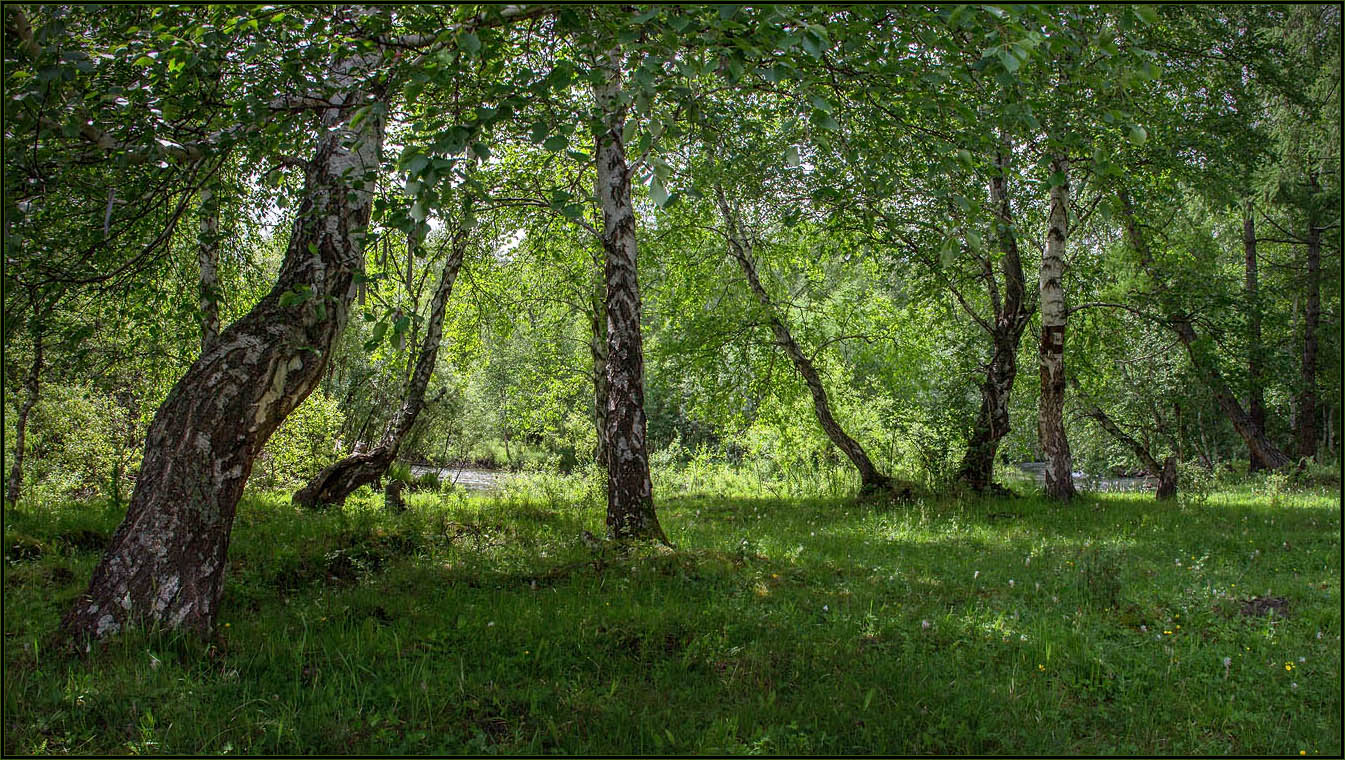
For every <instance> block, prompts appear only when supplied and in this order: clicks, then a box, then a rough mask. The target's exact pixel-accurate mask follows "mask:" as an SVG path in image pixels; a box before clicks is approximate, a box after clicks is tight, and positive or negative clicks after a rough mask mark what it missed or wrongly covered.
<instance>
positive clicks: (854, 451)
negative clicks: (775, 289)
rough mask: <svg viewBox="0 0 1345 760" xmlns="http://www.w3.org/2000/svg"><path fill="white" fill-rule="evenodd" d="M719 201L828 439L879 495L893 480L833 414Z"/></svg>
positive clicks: (750, 281) (733, 244)
mask: <svg viewBox="0 0 1345 760" xmlns="http://www.w3.org/2000/svg"><path fill="white" fill-rule="evenodd" d="M715 197H716V199H717V200H718V202H719V210H720V213H721V214H722V215H723V216H724V224H725V226H726V227H727V229H728V239H729V251H730V252H731V253H732V254H733V258H734V259H735V260H737V262H738V265H739V267H741V268H742V270H743V274H744V275H745V276H746V277H747V285H748V287H749V288H750V289H751V290H752V295H753V296H755V297H756V299H757V303H759V304H761V307H762V309H764V310H765V312H766V315H767V319H768V320H769V322H770V327H771V332H772V333H773V334H774V335H775V343H776V345H778V346H780V348H781V349H783V350H784V352H785V354H786V355H787V356H789V359H790V361H792V362H793V363H794V369H796V370H797V371H798V373H799V374H800V375H801V376H802V377H803V382H804V383H805V384H807V386H808V392H809V393H811V394H812V397H813V411H814V412H815V413H816V414H817V422H818V424H819V425H821V426H822V430H823V432H825V433H826V434H827V438H829V439H830V440H831V442H832V443H833V444H835V446H836V448H838V449H840V450H841V453H843V454H845V455H846V456H847V457H848V458H849V459H850V461H851V462H852V463H853V464H854V465H855V469H857V470H859V479H860V489H861V490H863V491H879V490H882V489H885V488H887V487H888V486H890V485H891V482H892V481H891V478H889V477H887V476H886V475H884V474H883V473H881V472H879V471H878V468H877V467H875V466H874V465H873V461H872V460H871V459H869V455H868V453H867V452H865V451H864V447H863V446H860V445H859V442H858V441H856V440H855V439H854V438H851V437H850V435H849V434H847V433H846V432H845V429H844V428H842V427H841V425H840V423H839V422H837V421H836V416H835V415H834V414H832V413H831V402H830V401H829V400H828V398H827V390H826V388H825V387H824V386H823V385H822V378H821V376H820V375H818V374H817V368H816V367H814V366H813V362H812V360H811V359H809V358H808V356H807V355H806V354H804V353H803V349H801V348H799V344H798V342H797V341H795V340H794V336H793V335H792V334H791V333H790V332H789V328H788V327H787V326H786V325H785V323H784V322H783V321H782V320H781V319H780V315H779V314H777V313H776V311H775V306H774V305H773V304H772V303H771V298H770V295H769V294H768V293H767V292H766V289H765V288H764V287H762V285H761V278H760V277H758V276H757V268H756V265H755V264H753V262H752V244H751V242H750V241H748V240H747V236H746V235H745V234H744V232H743V230H742V229H741V228H740V227H739V225H738V223H737V219H736V217H735V215H734V213H733V209H732V208H731V207H730V206H729V202H728V198H727V197H726V196H725V195H724V189H723V188H722V187H720V186H719V185H716V186H715Z"/></svg>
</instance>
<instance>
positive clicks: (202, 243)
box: [196, 187, 220, 354]
mask: <svg viewBox="0 0 1345 760" xmlns="http://www.w3.org/2000/svg"><path fill="white" fill-rule="evenodd" d="M196 261H197V263H198V264H199V265H200V270H201V275H200V276H201V287H200V301H201V353H202V354H204V353H205V352H206V351H209V350H210V347H211V346H212V345H214V343H215V341H216V340H217V339H218V338H219V327H220V322H219V299H220V285H219V198H218V196H216V195H215V190H214V188H212V187H207V188H205V189H204V190H202V191H201V235H200V240H199V241H198V242H197V245H196Z"/></svg>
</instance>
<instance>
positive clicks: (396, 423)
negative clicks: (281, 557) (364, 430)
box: [293, 230, 467, 508]
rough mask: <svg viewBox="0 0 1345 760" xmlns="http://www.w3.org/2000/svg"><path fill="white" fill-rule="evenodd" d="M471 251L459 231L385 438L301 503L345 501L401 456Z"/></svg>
mask: <svg viewBox="0 0 1345 760" xmlns="http://www.w3.org/2000/svg"><path fill="white" fill-rule="evenodd" d="M466 252H467V233H466V232H465V231H463V230H459V231H457V232H456V233H455V234H454V237H453V243H452V250H451V251H450V253H449V255H448V260H447V261H445V262H444V269H443V272H442V273H441V274H440V275H439V285H438V286H437V287H436V288H435V291H434V296H433V297H432V298H431V300H430V316H429V318H428V319H427V320H425V338H424V340H423V341H422V343H421V346H420V355H419V356H417V357H416V362H415V369H414V371H412V373H411V376H410V378H409V380H408V381H407V386H406V394H405V398H404V400H403V401H402V406H401V408H400V409H398V410H397V413H396V414H395V415H393V417H392V419H391V420H389V421H388V425H387V427H386V428H385V429H384V431H383V439H382V441H380V442H379V444H378V445H377V446H375V447H374V448H373V449H371V450H369V451H366V452H364V453H362V454H354V455H352V456H348V457H346V458H344V459H341V460H339V461H337V462H335V463H333V464H331V465H328V466H327V467H325V468H323V470H322V472H319V473H318V474H317V475H316V476H314V477H313V479H312V480H310V481H309V482H308V484H307V485H305V486H304V487H303V488H300V489H299V490H298V491H296V492H295V493H294V497H293V501H294V503H295V504H298V505H300V506H304V507H309V508H312V507H317V506H325V505H341V504H344V503H345V501H346V498H347V497H349V496H350V494H351V493H353V492H354V491H355V489H357V488H359V487H360V486H362V485H365V484H369V483H374V482H376V481H378V480H379V479H380V478H382V477H383V473H385V472H387V470H388V467H389V466H390V465H391V464H392V463H393V461H394V460H396V458H397V451H398V449H399V448H401V445H402V440H403V439H404V438H406V434H407V433H408V432H410V430H411V426H412V425H414V424H415V422H416V417H417V416H418V415H419V414H420V410H421V409H423V408H424V407H425V389H426V388H428V387H429V385H430V377H431V376H432V375H433V374H434V365H435V362H437V361H438V359H439V342H440V340H442V338H443V334H444V309H445V305H446V304H447V303H448V297H449V295H450V294H451V293H452V292H453V282H454V281H455V280H456V279H457V277H458V269H459V268H460V267H461V266H462V258H463V255H464V254H465V253H466Z"/></svg>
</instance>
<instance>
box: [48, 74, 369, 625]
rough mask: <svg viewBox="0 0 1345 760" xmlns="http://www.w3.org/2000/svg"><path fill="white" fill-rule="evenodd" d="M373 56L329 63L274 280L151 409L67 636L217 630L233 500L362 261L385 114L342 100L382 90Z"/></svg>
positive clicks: (330, 336)
mask: <svg viewBox="0 0 1345 760" xmlns="http://www.w3.org/2000/svg"><path fill="white" fill-rule="evenodd" d="M380 61H381V55H380V54H379V53H371V54H367V55H363V56H357V57H352V58H346V59H343V60H340V61H337V62H335V63H334V65H333V67H332V71H331V74H330V77H329V79H330V81H332V83H333V84H334V85H335V87H336V88H337V90H338V92H339V94H336V95H334V96H333V98H332V102H333V104H334V106H335V107H333V108H331V109H328V110H327V111H325V112H323V113H322V114H321V121H322V134H321V137H320V138H319V142H318V145H317V148H316V150H315V155H314V157H313V160H312V161H311V162H310V163H309V165H308V166H307V167H306V170H305V179H304V185H305V189H304V197H303V201H302V203H301V204H300V207H299V210H298V214H297V217H296V219H295V223H294V227H293V229H292V231H291V234H290V240H289V246H288V248H287V250H286V253H285V259H284V262H283V263H282V264H281V269H280V274H279V277H278V278H277V282H276V284H275V287H274V288H273V289H272V290H271V292H270V293H268V294H267V295H266V296H265V297H264V298H262V299H261V301H260V302H259V303H258V304H257V305H256V306H255V307H253V309H252V310H251V311H250V312H249V313H248V314H247V315H246V316H244V317H242V318H241V319H239V320H237V321H236V322H234V323H233V324H231V325H230V326H229V327H228V328H227V329H225V330H224V331H223V332H222V333H221V334H220V335H219V338H218V340H217V341H216V342H215V343H214V345H213V346H212V347H211V348H210V350H208V351H206V352H205V353H204V354H202V355H201V357H200V358H198V359H197V360H196V362H195V363H194V364H193V365H192V366H191V368H190V369H188V370H187V372H186V374H185V375H184V376H183V377H182V379H181V380H179V381H178V382H177V384H176V385H175V386H174V387H173V389H172V391H170V393H169V395H168V398H167V399H166V400H165V401H164V403H163V405H162V406H161V407H160V408H159V410H158V412H157V413H156V414H155V417H154V421H153V422H152V423H151V424H150V428H149V432H148V435H147V437H146V442H145V454H144V459H143V463H142V465H141V468H140V476H139V477H138V478H137V480H136V486H135V491H134V493H133V494H132V496H131V501H130V504H129V506H128V508H127V514H126V519H125V520H124V521H123V522H122V524H121V526H120V527H118V528H117V531H116V532H115V533H114V534H113V536H112V541H111V544H110V546H109V547H108V549H107V552H106V553H105V554H104V555H103V558H102V560H101V561H100V562H99V563H98V566H97V567H96V568H95V569H94V572H93V577H92V579H91V580H90V582H89V586H88V590H87V591H86V592H85V593H84V594H83V595H81V597H80V598H79V600H78V601H76V603H75V604H74V605H73V606H72V607H71V608H70V610H69V611H68V612H67V613H66V615H65V617H64V619H63V620H62V622H61V628H62V631H63V633H64V634H65V635H66V636H67V637H68V638H70V639H72V640H74V641H75V642H87V640H88V639H90V638H94V639H101V638H103V637H105V636H108V635H111V634H115V633H117V632H119V631H121V630H122V629H123V628H125V627H126V626H128V625H135V624H148V625H155V626H164V627H168V628H184V629H188V630H192V631H195V632H197V633H201V634H206V633H209V632H210V631H211V630H212V629H213V628H214V625H215V619H216V615H217V610H218V605H219V599H220V593H221V590H222V588H223V576H224V567H225V556H226V552H227V550H228V545H229V535H230V530H231V528H232V525H233V518H234V512H235V509H236V508H237V505H238V499H239V497H240V496H241V495H242V492H243V486H244V484H245V483H246V482H247V478H248V475H249V474H250V473H251V471H252V465H253V461H254V460H255V458H256V456H257V453H258V452H259V451H260V450H261V448H262V447H263V446H264V445H265V443H266V441H267V439H268V438H270V436H271V434H272V433H273V432H274V431H275V429H276V427H277V426H279V425H280V423H281V422H282V421H283V420H284V419H285V417H286V416H287V415H288V414H289V413H290V412H291V411H293V410H294V408H295V407H297V406H298V405H299V404H300V403H301V402H302V401H303V400H304V399H305V398H306V397H307V396H308V394H309V393H310V392H311V391H312V390H313V388H314V387H316V386H317V384H318V382H319V381H320V379H321V377H322V374H323V372H324V371H325V370H326V368H327V364H328V357H329V350H330V348H331V346H332V344H333V342H334V341H335V339H336V337H337V336H338V335H340V333H341V331H342V330H343V329H344V328H345V324H346V320H347V317H348V312H349V307H350V304H351V302H352V301H353V299H354V296H355V276H356V274H358V273H361V272H362V271H363V269H364V251H363V249H364V236H365V228H366V226H367V225H368V223H369V214H370V209H371V201H372V192H371V190H372V181H373V177H374V173H375V172H376V171H377V168H378V165H379V154H380V153H381V150H382V144H383V133H384V125H383V121H382V118H381V117H379V116H378V115H376V114H373V113H370V114H369V115H368V117H367V118H365V119H364V120H363V121H362V122H361V123H360V125H359V126H358V127H354V126H352V125H351V124H350V118H351V117H352V116H353V115H354V113H355V109H354V108H342V107H340V106H341V105H342V104H347V103H366V102H370V100H369V99H368V98H369V96H372V98H373V99H374V100H376V99H377V98H379V97H381V95H382V93H381V92H372V93H366V92H365V91H362V90H361V89H359V85H358V84H357V83H358V82H359V81H360V80H361V79H362V78H363V76H364V75H365V74H366V73H367V71H368V70H369V69H370V68H372V67H374V66H375V65H377V64H378V63H379V62H380ZM287 295H288V297H286V296H287ZM295 296H298V297H299V298H300V299H301V300H300V301H298V302H296V301H295ZM282 301H283V303H284V304H286V305H282Z"/></svg>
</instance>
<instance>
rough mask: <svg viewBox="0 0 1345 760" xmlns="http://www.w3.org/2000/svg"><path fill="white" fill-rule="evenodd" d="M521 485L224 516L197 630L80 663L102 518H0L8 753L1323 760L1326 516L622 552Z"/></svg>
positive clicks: (909, 517) (1053, 513)
mask: <svg viewBox="0 0 1345 760" xmlns="http://www.w3.org/2000/svg"><path fill="white" fill-rule="evenodd" d="M573 480H574V479H567V480H566V481H564V482H554V483H553V484H552V487H553V489H554V491H553V493H558V492H559V491H560V490H562V489H566V488H574V485H573ZM747 480H748V479H747V478H744V481H743V482H747ZM542 485H543V484H541V483H539V482H537V481H534V482H532V483H531V484H530V485H529V486H528V487H527V488H523V487H515V488H514V489H513V490H512V491H508V492H506V493H503V494H496V495H482V494H479V493H475V492H463V491H454V490H452V489H448V490H447V491H445V492H444V493H437V492H422V493H419V494H415V495H413V496H412V497H411V498H410V507H409V509H408V510H407V511H406V512H404V513H401V514H390V513H388V512H387V511H386V510H384V509H383V507H382V503H381V498H380V497H375V496H368V497H359V496H357V497H355V498H353V499H352V500H351V501H350V502H349V503H348V504H347V505H346V507H345V509H344V510H340V511H331V512H326V513H312V512H308V511H303V510H296V509H295V508H294V507H293V506H291V505H290V504H289V503H288V499H287V498H286V497H284V496H281V495H276V496H271V495H257V496H254V497H249V498H246V499H245V500H244V501H243V503H242V504H241V505H240V507H239V514H238V519H237V522H236V523H235V528H234V533H235V535H234V542H233V548H232V551H231V558H230V567H229V575H228V581H227V583H226V587H225V592H224V599H225V603H226V608H225V612H224V613H223V614H222V616H221V620H222V624H221V626H220V628H219V631H218V634H217V635H216V636H214V637H212V638H210V639H209V640H204V641H203V640H198V639H196V638H194V637H191V636H187V635H182V634H173V633H157V634H146V633H144V632H143V631H142V632H132V633H128V634H127V635H124V636H122V637H119V638H117V639H116V640H113V641H110V642H108V643H105V644H101V645H96V646H99V647H100V652H99V655H98V656H97V657H96V658H93V659H87V658H81V657H73V656H71V655H69V654H65V653H63V652H62V651H60V650H51V649H48V648H47V646H46V638H47V636H48V634H49V632H50V631H51V630H52V628H53V627H54V626H55V623H56V619H57V617H58V616H59V615H60V614H61V612H62V611H63V610H64V609H65V607H66V606H68V605H69V604H70V602H71V601H72V599H73V597H74V595H76V594H77V593H79V592H80V591H81V590H82V581H83V579H84V578H86V577H87V576H88V573H89V572H90V570H91V569H92V565H93V563H94V562H95V561H96V560H97V559H98V556H99V553H100V551H101V549H102V547H103V546H104V544H105V542H106V540H107V537H108V536H109V534H110V532H111V531H112V530H113V528H114V527H115V526H116V524H117V522H118V521H119V519H120V513H119V511H118V510H117V509H116V508H115V507H114V506H113V505H111V504H107V503H103V502H99V503H94V504H89V503H77V504H67V505H64V506H60V507H51V508H46V509H11V510H8V511H7V512H6V515H5V525H6V527H5V546H6V550H7V552H8V556H7V562H6V570H5V602H4V612H5V624H4V625H5V628H4V636H5V652H6V654H5V672H6V676H5V687H4V688H5V696H4V700H5V703H4V704H5V746H4V751H5V754H15V753H81V754H82V753H118V754H119V753H129V754H140V753H205V754H213V753H232V752H238V753H318V754H323V753H349V752H355V753H393V754H399V753H408V754H420V753H429V754H435V753H461V752H467V753H477V754H489V753H497V752H498V753H503V754H517V753H535V752H558V753H567V754H628V753H636V754H639V753H686V752H700V753H707V752H709V753H734V754H740V753H741V754H791V753H883V754H893V753H895V754H905V753H926V752H931V753H947V752H955V753H970V754H980V753H995V754H1013V753H1024V754H1081V755H1096V754H1114V753H1119V754H1139V755H1146V754H1189V755H1222V754H1253V755H1286V754H1287V755H1297V754H1299V753H1300V751H1302V752H1306V753H1307V754H1309V755H1318V754H1320V755H1326V756H1331V755H1339V753H1340V748H1341V726H1340V722H1339V716H1340V709H1341V701H1340V698H1341V692H1340V651H1341V643H1340V634H1341V618H1340V605H1341V598H1340V552H1341V546H1340V531H1341V525H1340V509H1339V501H1338V498H1337V496H1336V493H1335V489H1334V487H1325V488H1324V487H1294V486H1285V485H1283V484H1280V483H1278V482H1276V481H1275V480H1273V479H1267V478H1264V477H1262V478H1255V479H1252V480H1250V481H1244V482H1242V483H1241V484H1238V485H1233V484H1229V483H1223V484H1220V487H1219V488H1218V489H1217V490H1214V491H1213V492H1212V493H1209V494H1207V498H1206V499H1205V500H1204V501H1202V502H1201V503H1199V504H1196V503H1191V504H1185V505H1177V504H1161V503H1156V502H1154V500H1153V499H1152V497H1150V496H1148V495H1143V494H1136V493H1129V494H1097V495H1088V496H1084V497H1081V499H1080V500H1079V501H1078V502H1076V503H1075V504H1073V505H1072V506H1069V507H1060V506H1057V505H1055V504H1053V503H1051V502H1048V501H1047V500H1045V499H1042V498H1041V497H1022V498H1013V499H962V500H932V501H921V502H918V503H914V504H894V503H890V502H881V503H864V502H857V501H855V500H853V499H836V498H817V497H805V496H785V497H780V496H775V495H770V494H766V495H761V494H759V493H756V492H752V491H750V490H748V491H743V492H741V493H737V494H733V495H730V496H711V495H708V494H706V493H704V492H697V491H695V490H677V491H673V490H671V489H668V490H662V489H661V490H660V492H659V497H660V504H661V515H662V516H663V520H664V523H663V524H664V526H665V527H666V529H667V531H668V534H669V537H670V538H671V539H672V541H673V542H674V543H675V545H676V548H675V549H668V548H665V547H658V546H649V545H637V546H635V547H631V548H628V549H620V548H617V547H613V546H609V545H604V544H603V543H602V542H596V543H593V544H588V543H586V542H585V541H584V540H583V532H584V531H586V530H587V531H590V532H595V533H601V530H602V524H601V518H602V511H601V507H600V505H598V504H595V503H593V502H592V501H585V500H584V498H583V497H582V495H579V494H574V493H571V494H569V497H567V498H556V497H555V496H554V495H553V496H552V497H548V496H546V495H545V494H544V488H543V487H542ZM570 497H577V498H570Z"/></svg>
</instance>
